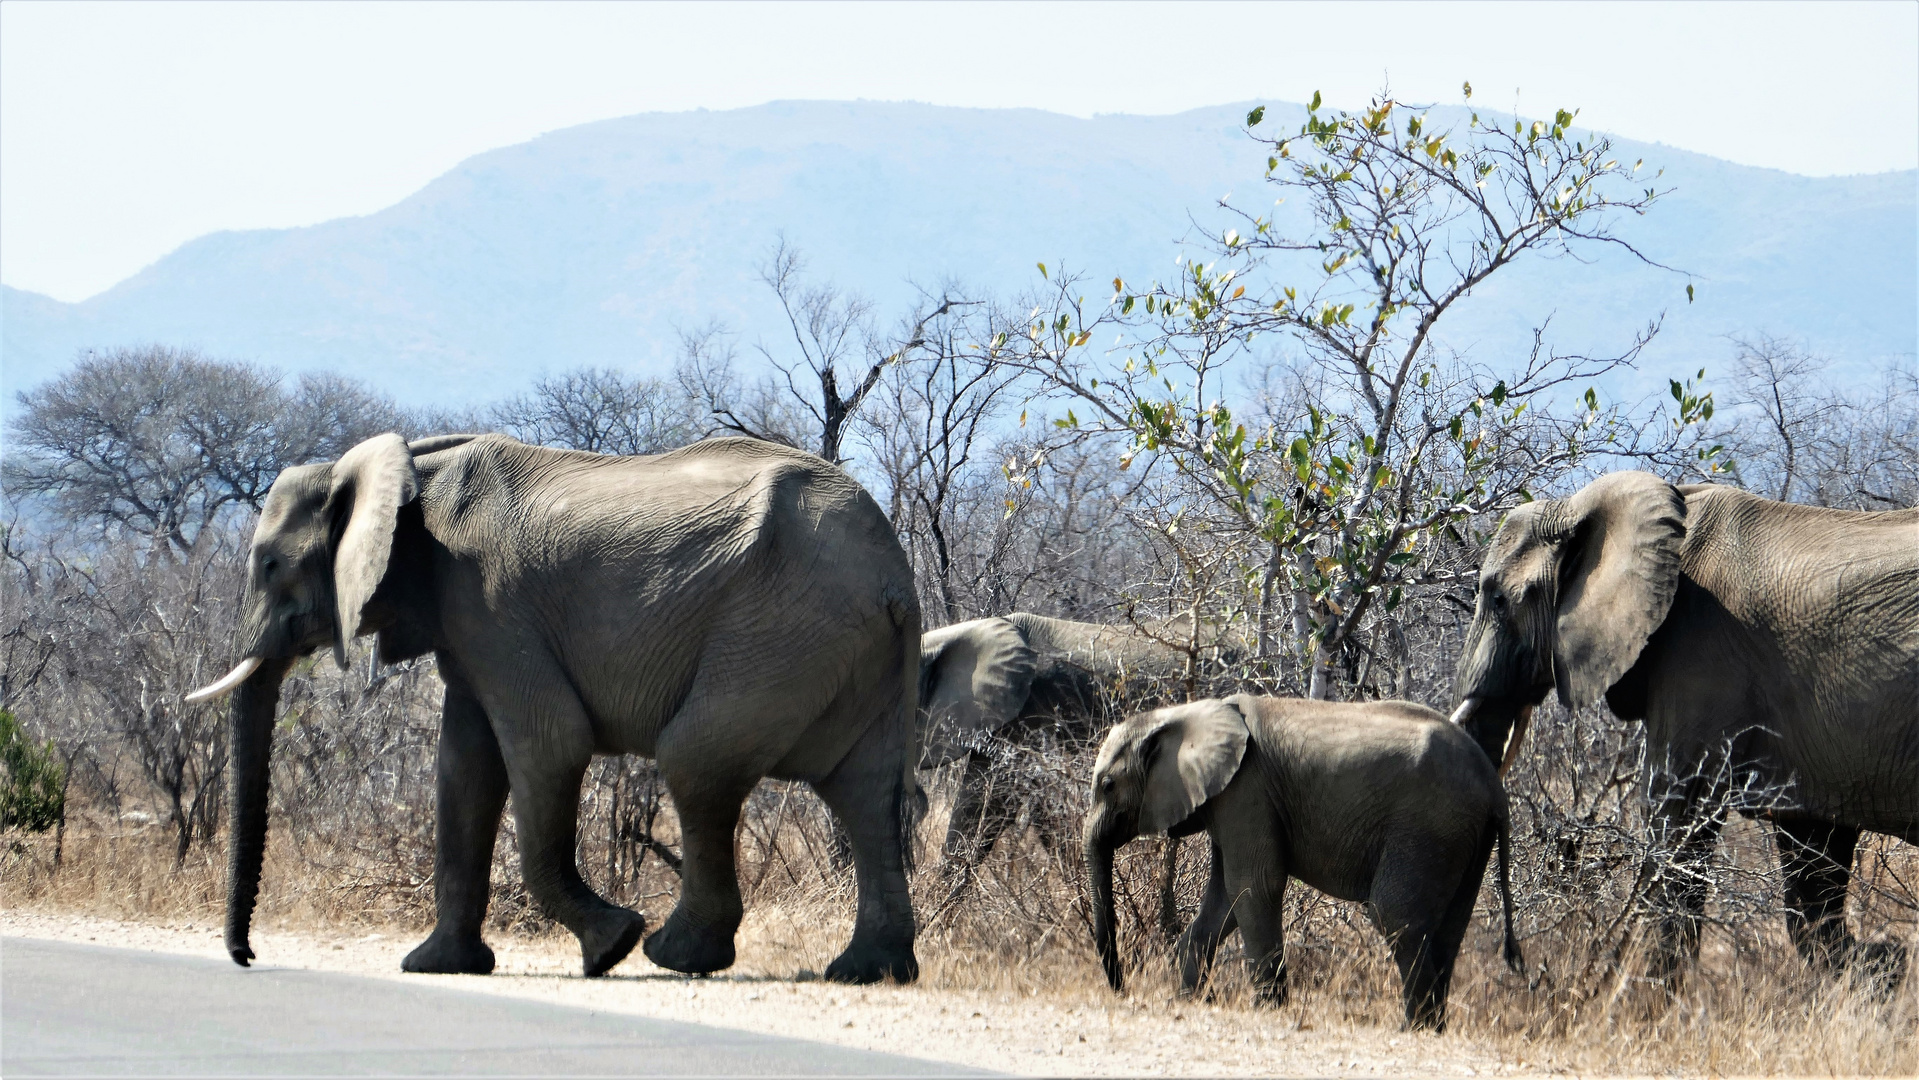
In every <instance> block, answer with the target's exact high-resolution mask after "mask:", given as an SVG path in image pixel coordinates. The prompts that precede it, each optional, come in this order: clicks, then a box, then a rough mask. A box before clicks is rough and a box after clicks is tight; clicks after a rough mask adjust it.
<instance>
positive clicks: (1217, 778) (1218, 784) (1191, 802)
mask: <svg viewBox="0 0 1919 1080" xmlns="http://www.w3.org/2000/svg"><path fill="white" fill-rule="evenodd" d="M1249 701H1250V699H1245V698H1230V699H1227V700H1225V701H1199V702H1194V703H1193V704H1191V705H1176V706H1174V707H1172V708H1170V709H1167V710H1165V712H1164V713H1163V714H1162V715H1163V716H1164V717H1165V722H1164V723H1162V724H1160V725H1159V726H1158V727H1156V728H1153V729H1152V730H1150V731H1149V732H1148V733H1147V734H1146V736H1145V738H1146V739H1149V740H1157V742H1158V745H1157V747H1156V748H1154V749H1153V751H1152V763H1151V764H1150V765H1148V766H1147V769H1146V791H1145V794H1144V796H1143V797H1142V798H1141V800H1140V806H1139V831H1140V832H1147V833H1157V832H1165V831H1166V830H1168V829H1170V828H1172V827H1173V826H1175V825H1178V824H1179V823H1180V822H1182V821H1185V820H1186V819H1187V818H1189V817H1192V816H1193V811H1195V810H1198V809H1199V808H1200V807H1201V806H1202V805H1204V804H1205V803H1206V800H1208V799H1210V798H1212V797H1213V796H1215V795H1218V794H1219V793H1220V792H1222V791H1224V790H1226V785H1227V784H1229V783H1231V782H1232V780H1233V776H1234V774H1236V773H1238V772H1239V763H1240V761H1241V760H1243V759H1244V758H1245V756H1246V740H1247V739H1248V738H1249V737H1250V736H1251V734H1252V733H1251V731H1249V730H1248V728H1247V726H1246V721H1247V717H1246V715H1245V713H1244V712H1242V708H1243V707H1244V704H1245V703H1247V702H1249Z"/></svg>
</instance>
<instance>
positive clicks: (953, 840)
mask: <svg viewBox="0 0 1919 1080" xmlns="http://www.w3.org/2000/svg"><path fill="white" fill-rule="evenodd" d="M1013 795H1014V792H1013V784H1012V783H1010V782H1009V781H1008V779H1007V778H1006V777H1005V776H1002V775H998V774H997V772H996V770H994V769H993V766H992V762H991V760H990V759H989V758H988V757H987V756H986V755H985V754H981V753H978V752H974V753H970V754H967V755H966V770H965V771H964V772H963V773H961V774H960V782H959V794H958V795H956V796H955V797H954V799H953V815H952V817H951V818H950V819H948V821H947V825H946V847H945V857H946V868H947V873H948V876H949V877H951V878H953V880H954V883H955V884H954V889H955V890H956V891H957V890H961V889H964V888H965V886H966V883H967V882H968V881H970V880H971V879H972V875H973V871H974V870H975V869H977V868H978V867H979V864H980V863H983V862H985V861H986V856H988V855H990V854H992V851H993V845H994V844H995V843H997V842H998V841H999V838H1000V836H1001V835H1002V834H1003V833H1005V832H1006V830H1007V829H1008V828H1010V827H1011V826H1012V824H1013V823H1014V822H1015V821H1017V820H1018V819H1019V806H1018V804H1017V803H1016V802H1015V800H1014V797H1013Z"/></svg>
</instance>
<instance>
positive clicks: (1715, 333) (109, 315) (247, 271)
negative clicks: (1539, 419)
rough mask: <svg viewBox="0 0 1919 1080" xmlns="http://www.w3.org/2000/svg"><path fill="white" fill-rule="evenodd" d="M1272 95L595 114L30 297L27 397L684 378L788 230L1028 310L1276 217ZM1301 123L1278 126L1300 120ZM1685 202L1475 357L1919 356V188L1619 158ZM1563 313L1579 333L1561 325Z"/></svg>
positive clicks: (1520, 277)
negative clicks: (1055, 105) (81, 363)
mask: <svg viewBox="0 0 1919 1080" xmlns="http://www.w3.org/2000/svg"><path fill="white" fill-rule="evenodd" d="M1245 108H1246V107H1245V106H1243V105H1235V106H1221V107H1218V108H1210V109H1201V110H1196V111H1193V112H1188V113H1182V114H1180V115H1177V116H1163V117H1140V116H1104V117H1097V118H1095V119H1091V120H1080V119H1076V118H1072V117H1066V116H1059V115H1054V114H1050V113H1044V112H1038V111H1033V110H978V109H954V108H940V107H935V106H928V105H913V104H888V103H879V102H850V103H849V102H782V103H776V104H771V105H765V106H760V107H756V108H750V109H739V110H734V111H730V112H691V113H670V114H647V115H641V116H632V117H627V118H624V119H620V120H609V121H605V122H601V123H595V124H587V125H583V126H580V127H576V128H570V129H567V130H564V131H558V132H554V133H552V134H549V135H545V136H542V137H541V138H538V139H534V140H532V141H531V142H527V143H523V144H520V145H517V146H510V147H506V148H504V149H500V150H495V151H491V152H489V153H485V154H480V155H478V156H476V157H474V158H472V159H470V160H468V161H466V162H464V163H463V164H461V165H460V166H459V167H458V168H455V169H454V170H453V171H451V172H449V173H447V174H446V175H445V176H442V177H440V178H439V179H437V180H435V181H433V182H432V183H431V184H428V185H427V186H426V187H425V188H423V189H421V190H420V191H419V192H417V193H415V194H414V195H412V196H410V197H409V198H407V199H405V200H403V201H401V202H400V203H398V204H397V205H395V206H392V207H390V208H388V209H386V210H383V211H380V212H379V213H376V214H371V215H368V216H366V217H359V218H346V219H341V220H338V221H330V222H326V223H324V224H321V225H315V226H312V227H310V228H302V229H284V230H258V231H251V232H224V233H215V234H212V235H210V236H205V237H202V238H200V239H198V240H195V241H192V242H191V243H188V244H186V245H184V246H182V247H181V248H180V249H179V250H177V251H175V252H173V253H172V254H170V255H168V256H167V257H165V258H163V259H161V260H160V261H159V262H157V263H155V264H154V265H152V266H150V267H148V268H147V269H145V270H143V271H141V272H140V273H139V274H136V275H135V276H133V277H132V278H130V279H128V280H126V281H124V282H121V283H120V284H119V285H116V286H114V287H113V288H112V289H110V290H108V291H107V292H105V293H102V294H101V295H99V296H96V297H93V298H92V299H89V300H86V301H84V302H82V303H79V304H64V303H60V302H58V301H55V300H52V299H49V298H47V297H44V296H39V295H37V294H32V293H26V292H22V291H20V290H16V289H11V288H9V289H5V290H4V295H3V296H0V369H3V370H0V380H3V381H4V386H5V389H6V391H7V397H8V399H11V398H12V394H13V391H15V390H18V389H21V388H23V387H27V386H31V385H34V384H36V383H38V382H40V381H42V380H43V379H45V378H47V377H49V376H50V375H52V374H55V373H57V372H58V371H59V370H60V369H61V368H63V367H64V366H65V365H66V364H67V363H68V362H69V361H70V359H71V358H72V357H73V355H74V354H75V352H76V351H78V350H80V349H83V348H87V347H106V346H113V345H119V344H130V343H138V342H146V341H163V342H167V343H171V344H181V345H193V346H197V347H199V348H201V349H204V350H206V351H208V352H210V353H213V354H216V355H220V356H230V357H242V358H251V359H257V360H261V361H265V362H268V363H271V364H275V365H279V366H282V367H286V368H290V369H295V370H301V369H311V368H334V369H338V370H341V371H344V372H347V373H349V374H352V375H355V376H358V377H360V378H362V379H365V380H366V381H368V382H369V383H372V384H374V385H375V386H378V387H381V388H383V389H386V390H389V391H391V392H393V393H395V394H396V395H398V396H400V397H401V398H403V399H406V400H410V401H426V400H436V401H442V402H447V403H455V402H461V401H472V400H479V399H484V398H489V397H492V396H495V395H498V394H501V393H504V392H507V391H510V390H514V389H517V388H519V387H520V386H522V385H524V383H525V381H526V379H527V378H528V377H529V376H530V375H532V374H534V373H537V372H539V371H542V370H559V369H564V368H569V367H573V366H576V365H579V364H583V363H593V364H607V365H614V366H619V367H625V368H630V369H637V370H653V371H663V370H665V369H666V368H667V367H668V366H669V365H670V364H671V362H672V360H673V358H674V356H675V353H676V336H675V332H674V329H675V327H676V326H691V325H696V324H701V323H704V322H706V321H707V320H708V319H710V318H715V317H717V318H719V319H722V320H724V321H726V322H727V323H729V324H731V325H732V326H733V327H734V328H736V329H738V330H740V331H741V332H742V335H743V338H744V340H745V342H748V343H750V341H751V340H752V339H753V337H754V336H755V335H765V336H767V337H768V339H769V340H775V341H777V339H778V332H779V330H780V326H779V324H777V323H776V322H775V321H774V318H775V316H776V311H775V309H774V308H773V305H772V300H771V296H770V294H769V293H768V292H767V290H766V289H765V287H764V286H763V285H761V284H760V283H759V282H758V280H757V279H756V277H755V272H754V268H755V266H756V265H758V264H759V263H760V262H761V261H762V260H763V259H764V257H765V254H766V251H767V249H768V247H769V246H770V245H771V244H772V243H773V241H774V238H775V236H776V234H778V233H779V232H780V231H782V230H783V231H784V232H785V234H786V236H787V237H788V239H789V240H790V241H791V242H793V243H794V244H795V245H797V246H798V247H800V248H801V249H802V250H803V251H804V252H805V253H806V254H807V256H808V257H809V259H810V261H811V264H812V268H813V270H814V272H815V274H816V276H817V277H820V278H830V279H832V280H835V281H837V282H838V283H839V284H841V285H843V286H847V287H850V288H853V289H856V290H859V291H861V292H864V293H866V294H868V295H870V296H872V297H874V298H875V299H876V300H878V301H880V303H881V305H882V308H881V309H882V311H883V312H886V313H887V314H888V316H889V317H891V315H892V314H894V313H897V312H898V311H899V310H900V309H901V308H903V306H904V305H905V304H907V303H908V302H909V301H910V299H911V297H912V295H913V294H912V290H911V287H910V286H909V285H908V284H907V282H908V281H909V280H916V281H919V282H922V283H925V284H927V285H929V286H937V284H938V283H939V282H940V281H941V280H942V279H945V278H947V277H955V278H959V279H962V280H964V281H966V282H969V283H973V284H974V285H976V286H978V287H984V288H990V289H994V290H997V291H1001V292H1011V291H1015V290H1017V289H1020V288H1022V287H1025V286H1026V285H1027V284H1028V283H1029V282H1031V281H1032V278H1033V274H1034V269H1033V264H1034V263H1035V262H1036V261H1040V260H1045V261H1046V262H1047V263H1048V264H1049V265H1051V264H1056V263H1058V262H1062V261H1063V262H1065V263H1066V264H1068V265H1069V266H1071V267H1074V268H1078V269H1084V270H1086V271H1087V272H1089V273H1090V274H1092V275H1093V276H1094V279H1095V280H1102V281H1103V280H1107V279H1110V278H1111V277H1112V275H1114V274H1116V273H1117V274H1124V275H1126V276H1127V277H1128V278H1129V279H1134V280H1144V279H1147V278H1151V277H1155V276H1159V277H1165V276H1167V275H1168V274H1169V273H1170V272H1171V271H1172V269H1173V265H1172V264H1173V258H1174V256H1175V255H1176V254H1177V248H1176V246H1175V243H1176V241H1177V240H1178V239H1179V238H1180V237H1182V236H1184V235H1186V234H1187V233H1188V232H1189V230H1190V228H1191V222H1192V220H1195V219H1196V220H1199V221H1201V222H1207V221H1210V220H1213V219H1214V216H1215V215H1216V214H1217V210H1216V208H1215V207H1214V203H1215V200H1217V199H1218V198H1219V197H1220V196H1222V195H1226V194H1227V193H1228V192H1231V193H1232V196H1233V201H1234V202H1235V203H1236V204H1239V205H1242V206H1247V207H1255V206H1261V205H1268V204H1270V202H1271V198H1272V196H1271V195H1269V194H1267V193H1266V191H1265V189H1264V186H1263V185H1262V183H1261V181H1260V174H1261V171H1262V169H1263V166H1264V158H1263V155H1262V154H1261V152H1260V151H1259V148H1258V147H1257V146H1255V145H1253V144H1252V143H1250V142H1249V141H1248V140H1247V139H1246V138H1245V136H1244V135H1243V133H1242V132H1241V129H1240V121H1241V119H1242V117H1243V116H1244V114H1245ZM1302 116H1303V111H1302V110H1301V109H1300V108H1299V107H1297V106H1275V107H1272V108H1270V109H1269V110H1268V117H1269V119H1268V120H1267V129H1269V130H1277V129H1280V128H1296V127H1297V126H1298V124H1299V123H1300V121H1301V117H1302ZM1618 149H1619V154H1618V156H1620V157H1621V158H1624V159H1626V160H1631V159H1632V158H1635V157H1640V156H1643V157H1644V158H1645V159H1646V161H1647V163H1648V167H1649V170H1650V168H1652V167H1664V168H1665V170H1666V175H1665V178H1664V181H1662V183H1670V184H1671V185H1673V186H1676V187H1677V188H1678V191H1677V193H1676V194H1675V195H1673V196H1672V197H1671V199H1670V200H1668V201H1667V202H1665V203H1663V204H1662V205H1660V206H1658V207H1656V208H1655V210H1654V212H1653V213H1652V214H1651V215H1649V216H1648V217H1646V218H1644V219H1640V220H1635V221H1632V222H1630V223H1628V224H1627V225H1626V226H1625V229H1624V233H1625V235H1627V236H1628V237H1629V238H1631V239H1632V240H1633V241H1634V242H1635V243H1637V244H1638V245H1639V246H1640V247H1641V248H1642V249H1643V250H1644V251H1646V253H1647V254H1648V255H1651V256H1652V257H1654V258H1656V259H1659V260H1660V261H1662V262H1665V263H1667V264H1669V265H1673V266H1678V267H1682V268H1684V269H1687V270H1690V271H1692V272H1693V273H1695V274H1697V275H1700V277H1701V278H1702V279H1703V280H1702V281H1701V282H1700V291H1699V300H1698V302H1697V303H1695V304H1692V305H1687V304H1686V303H1685V300H1684V295H1683V286H1684V282H1683V280H1682V279H1679V278H1676V277H1674V276H1672V275H1669V274H1663V273H1660V272H1658V271H1656V270H1651V269H1648V268H1646V267H1644V266H1640V265H1637V264H1635V263H1633V262H1632V261H1631V260H1628V259H1625V258H1622V257H1619V256H1617V255H1608V256H1604V257H1602V258H1601V259H1600V260H1599V261H1598V262H1597V263H1596V264H1593V265H1581V264H1577V263H1574V262H1571V261H1560V262H1557V263H1550V264H1546V263H1535V264H1531V265H1521V266H1516V267H1514V268H1513V269H1512V270H1510V271H1507V272H1506V276H1505V277H1503V278H1501V279H1495V281H1493V282H1491V283H1489V287H1488V288H1484V289H1482V290H1481V291H1480V293H1479V294H1478V295H1475V296H1474V297H1473V298H1471V300H1470V301H1469V302H1468V306H1466V307H1465V308H1463V309H1462V310H1461V311H1460V313H1459V318H1458V321H1456V322H1455V323H1454V324H1453V325H1452V326H1451V328H1450V331H1449V333H1447V335H1446V337H1445V342H1446V344H1447V345H1449V346H1450V347H1453V348H1457V349H1461V350H1472V351H1474V352H1475V353H1476V354H1478V355H1482V356H1487V357H1493V356H1496V355H1497V354H1498V352H1500V351H1513V350H1518V349H1522V348H1524V347H1525V345H1526V343H1527V342H1528V341H1529V336H1528V333H1527V331H1528V329H1529V328H1530V327H1531V326H1532V325H1534V324H1535V323H1537V322H1538V321H1539V320H1540V319H1542V318H1544V317H1546V316H1547V315H1549V314H1553V315H1554V321H1553V326H1554V340H1555V341H1556V342H1557V343H1558V344H1559V346H1560V347H1561V349H1562V350H1565V351H1581V350H1597V349H1604V348H1607V347H1608V346H1611V345H1614V344H1616V343H1618V342H1620V341H1623V340H1624V339H1625V338H1626V336H1627V335H1628V334H1629V333H1630V331H1631V330H1632V328H1633V327H1635V326H1637V325H1640V324H1642V323H1643V322H1644V321H1645V320H1646V319H1647V318H1649V317H1652V316H1654V315H1656V314H1658V313H1659V312H1660V311H1661V310H1662V309H1663V310H1666V311H1667V312H1668V314H1669V318H1668V322H1667V330H1666V333H1665V334H1664V335H1663V338H1662V341H1661V343H1660V345H1659V347H1658V348H1657V349H1656V350H1655V351H1654V352H1653V353H1652V354H1650V355H1649V357H1648V361H1647V367H1648V372H1647V376H1646V378H1647V380H1648V381H1649V382H1656V383H1657V384H1659V385H1663V375H1664V373H1665V372H1666V371H1667V370H1671V371H1678V370H1680V369H1682V368H1685V369H1690V368H1696V367H1698V366H1700V365H1701V364H1706V365H1708V366H1710V365H1711V364H1713V363H1716V362H1719V361H1721V360H1722V359H1723V357H1724V356H1725V355H1726V353H1727V347H1726V344H1725V341H1724V335H1727V334H1730V333H1738V332H1753V331H1763V332H1768V333H1772V334H1776V335H1787V336H1793V337H1799V338H1803V339H1805V340H1806V341H1808V342H1809V343H1810V344H1811V345H1812V347H1813V348H1814V349H1816V350H1819V351H1821V352H1823V353H1825V354H1827V355H1829V356H1831V357H1832V358H1833V359H1834V361H1835V368H1834V377H1835V378H1844V379H1848V380H1851V379H1855V378H1864V377H1868V376H1870V374H1871V373H1872V372H1874V371H1876V370H1878V369H1879V368H1881V367H1883V366H1884V365H1885V364H1887V363H1889V362H1892V361H1893V360H1894V359H1896V358H1900V357H1910V356H1911V355H1912V354H1913V353H1914V351H1915V337H1916V336H1919V254H1916V252H1919V200H1916V199H1915V187H1916V186H1919V173H1914V172H1902V173H1892V174H1883V175H1875V176H1860V177H1841V178H1831V179H1812V178H1807V177H1801V176H1795V175H1791V174H1787V173H1782V172H1778V171H1774V170H1767V169H1756V168H1748V167H1744V166H1739V165H1733V164H1730V163H1727V162H1724V161H1719V160H1716V159H1713V158H1708V157H1704V156H1701V155H1698V154H1692V153H1687V152H1685V151H1682V150H1676V149H1672V148H1669V147H1663V146H1650V145H1644V144H1638V143H1631V142H1627V141H1624V140H1621V141H1620V142H1619V143H1618ZM1555 313H1556V314H1555Z"/></svg>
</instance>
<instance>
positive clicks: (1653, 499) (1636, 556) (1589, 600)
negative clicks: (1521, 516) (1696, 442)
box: [1541, 472, 1686, 709]
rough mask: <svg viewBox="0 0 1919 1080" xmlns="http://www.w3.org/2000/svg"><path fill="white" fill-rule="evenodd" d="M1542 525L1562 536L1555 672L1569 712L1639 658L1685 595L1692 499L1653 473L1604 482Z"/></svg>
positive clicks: (1595, 484) (1563, 506)
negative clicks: (1683, 550)
mask: <svg viewBox="0 0 1919 1080" xmlns="http://www.w3.org/2000/svg"><path fill="white" fill-rule="evenodd" d="M1541 518H1542V521H1543V522H1544V521H1549V522H1551V524H1550V526H1549V527H1552V528H1556V529H1557V530H1558V531H1559V532H1560V533H1562V534H1563V535H1562V539H1561V540H1560V545H1561V554H1560V563H1559V602H1558V617H1557V625H1556V627H1555V633H1554V637H1553V674H1554V681H1555V682H1556V683H1557V686H1558V690H1559V701H1560V703H1561V704H1562V705H1565V706H1566V707H1567V708H1568V709H1573V708H1577V707H1579V706H1581V705H1584V704H1587V703H1589V702H1591V701H1593V700H1595V699H1597V698H1598V697H1599V695H1601V694H1603V693H1605V692H1606V688H1607V687H1610V686H1611V685H1612V684H1613V683H1615V682H1618V681H1619V678H1620V676H1622V675H1624V674H1625V673H1626V671H1627V670H1628V669H1629V668H1631V667H1632V665H1633V663H1634V661H1636V660H1638V659H1639V653H1640V650H1641V649H1643V648H1645V645H1646V639H1647V638H1649V637H1651V636H1652V632H1653V631H1654V630H1657V629H1658V628H1659V624H1660V623H1662V622H1664V621H1665V619H1666V612H1667V611H1668V610H1669V609H1670V608H1671V607H1672V598H1673V594H1674V593H1675V592H1677V591H1678V588H1679V552H1680V545H1681V542H1682V541H1683V540H1684V539H1685V535H1686V500H1685V499H1684V498H1683V497H1682V496H1681V495H1680V494H1679V491H1678V489H1676V488H1674V487H1673V486H1672V485H1671V484H1668V483H1666V482H1665V481H1664V480H1661V479H1659V478H1658V477H1657V476H1654V475H1652V474H1651V473H1643V472H1622V473H1613V474H1611V475H1609V476H1602V477H1600V478H1599V479H1597V480H1594V481H1593V482H1592V483H1590V484H1588V485H1586V486H1585V487H1584V488H1583V489H1581V490H1580V491H1579V493H1578V494H1575V495H1573V496H1571V497H1569V498H1567V499H1565V500H1563V501H1562V502H1561V503H1560V504H1559V505H1558V506H1556V507H1553V508H1551V510H1550V511H1549V512H1546V513H1542V514H1541Z"/></svg>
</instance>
